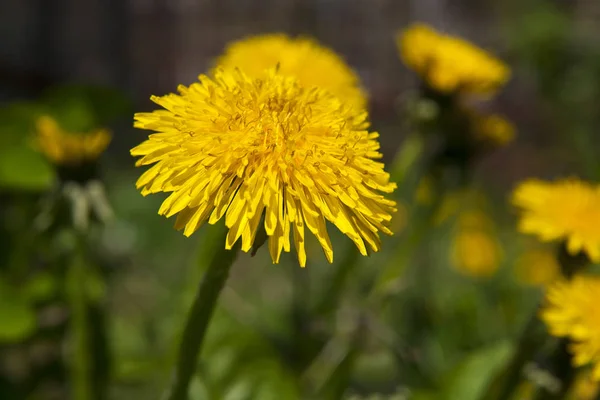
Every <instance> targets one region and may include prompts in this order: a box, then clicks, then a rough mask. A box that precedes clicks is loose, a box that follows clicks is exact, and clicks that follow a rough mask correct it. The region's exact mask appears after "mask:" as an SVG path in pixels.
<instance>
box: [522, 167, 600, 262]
mask: <svg viewBox="0 0 600 400" xmlns="http://www.w3.org/2000/svg"><path fill="white" fill-rule="evenodd" d="M512 202H513V204H514V205H516V206H517V207H519V208H520V209H521V210H522V214H521V218H520V220H519V225H518V229H519V231H521V232H522V233H527V234H534V235H536V236H538V238H539V239H540V240H542V241H552V240H564V241H565V242H566V245H567V250H568V251H569V253H570V254H571V255H575V254H577V253H579V252H585V253H586V254H587V255H588V257H589V258H590V259H591V260H592V261H593V262H599V261H600V185H592V184H590V183H586V182H583V181H580V180H577V179H568V180H560V181H557V182H544V181H540V180H535V179H532V180H528V181H525V182H523V183H521V184H520V185H519V186H518V187H517V188H516V190H515V192H514V193H513V198H512Z"/></svg>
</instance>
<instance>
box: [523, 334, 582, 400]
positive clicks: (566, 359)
mask: <svg viewBox="0 0 600 400" xmlns="http://www.w3.org/2000/svg"><path fill="white" fill-rule="evenodd" d="M568 346H569V340H568V339H563V340H561V341H560V343H559V345H558V348H557V349H556V350H555V351H554V353H553V354H552V356H551V359H550V366H549V369H550V370H551V371H552V373H553V375H554V376H555V377H556V378H557V379H558V380H560V388H559V389H558V391H551V390H549V389H548V388H545V387H540V388H539V389H538V390H537V392H536V394H535V396H534V397H533V399H534V400H560V399H564V398H565V396H566V395H567V393H568V392H569V390H570V389H571V387H572V386H573V383H575V377H576V374H575V368H573V366H572V364H571V354H570V353H569V349H568Z"/></svg>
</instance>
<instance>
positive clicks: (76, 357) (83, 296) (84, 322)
mask: <svg viewBox="0 0 600 400" xmlns="http://www.w3.org/2000/svg"><path fill="white" fill-rule="evenodd" d="M76 234H77V235H78V237H77V248H76V250H75V253H74V254H73V257H72V264H71V266H70V268H69V270H68V275H67V291H68V295H69V302H70V308H71V316H72V317H71V326H72V328H71V329H72V333H73V340H74V343H75V345H74V351H73V362H72V366H71V368H72V370H71V374H72V385H73V399H74V400H90V399H91V398H92V397H91V393H92V391H91V364H90V360H89V357H88V356H89V352H88V351H89V348H90V347H89V343H88V341H89V332H88V315H87V311H88V299H87V293H86V287H87V285H86V263H85V247H84V243H83V238H82V237H81V236H79V235H81V234H80V233H76Z"/></svg>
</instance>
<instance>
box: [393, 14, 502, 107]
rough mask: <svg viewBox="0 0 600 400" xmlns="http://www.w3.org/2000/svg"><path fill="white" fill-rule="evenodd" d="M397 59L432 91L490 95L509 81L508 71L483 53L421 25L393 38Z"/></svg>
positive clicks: (463, 41)
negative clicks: (397, 54) (395, 44)
mask: <svg viewBox="0 0 600 400" xmlns="http://www.w3.org/2000/svg"><path fill="white" fill-rule="evenodd" d="M396 43H397V46H398V50H399V52H400V56H401V58H402V60H403V61H404V63H405V64H406V65H407V66H408V67H409V68H411V69H413V70H414V71H415V72H416V73H417V74H419V75H420V77H421V78H422V79H423V80H424V81H425V82H426V83H427V84H428V85H429V86H430V87H431V88H432V89H434V90H436V91H438V92H441V93H444V94H450V93H455V92H463V93H468V94H481V95H491V94H493V93H494V92H496V90H497V89H498V88H499V87H501V86H502V85H504V84H505V83H506V81H507V80H508V79H509V77H510V69H509V68H508V66H507V65H506V64H504V63H503V62H502V61H500V60H498V59H496V58H495V57H493V56H492V55H491V54H489V53H488V52H486V51H485V50H483V49H481V48H479V47H477V46H475V45H473V44H471V43H469V42H467V41H465V40H463V39H460V38H457V37H454V36H449V35H444V34H442V33H439V32H437V31H435V30H434V29H432V28H431V27H429V26H427V25H424V24H420V23H418V24H415V25H412V26H411V27H409V28H408V29H406V30H405V31H404V32H401V33H399V34H398V35H397V37H396Z"/></svg>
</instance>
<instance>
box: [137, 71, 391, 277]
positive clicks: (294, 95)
mask: <svg viewBox="0 0 600 400" xmlns="http://www.w3.org/2000/svg"><path fill="white" fill-rule="evenodd" d="M178 91H179V94H169V95H166V96H162V97H157V96H153V97H152V100H153V101H154V102H155V103H157V104H159V105H161V106H162V107H164V108H166V110H158V111H154V112H152V113H138V114H136V115H135V120H136V122H135V127H137V128H141V129H149V130H154V131H157V132H158V133H156V134H152V135H150V137H149V139H148V140H147V141H145V142H143V143H142V144H140V145H139V146H137V147H135V148H134V149H132V150H131V154H132V155H133V156H141V157H142V158H141V159H140V160H138V161H137V164H136V165H138V166H140V165H148V164H155V165H154V166H153V167H151V168H150V169H148V170H147V171H146V172H145V173H144V174H143V175H142V176H141V177H140V178H139V179H138V181H137V187H138V188H141V189H142V194H143V195H147V194H149V193H156V192H171V193H172V194H171V195H170V196H169V197H168V198H167V199H166V200H165V201H164V202H163V204H162V206H161V207H160V210H159V214H161V215H166V216H167V217H170V216H172V215H175V214H178V216H177V221H176V223H175V227H176V228H177V229H183V230H184V235H186V236H190V235H191V234H192V233H194V232H195V231H196V230H197V229H199V228H200V226H201V225H202V224H203V223H204V222H206V221H208V222H209V223H210V224H214V223H216V222H217V221H219V220H220V219H221V218H223V217H225V225H226V226H227V227H228V228H229V232H228V235H227V239H226V244H225V246H226V248H228V249H231V248H232V247H233V245H234V243H235V242H236V241H237V240H238V239H239V238H240V237H241V238H242V246H241V248H242V250H243V251H246V252H247V251H249V250H250V249H251V248H252V245H253V242H254V239H255V236H256V233H257V230H259V229H260V225H261V221H263V220H264V223H263V224H264V229H265V232H266V234H267V236H268V241H269V245H268V247H269V251H270V253H271V256H272V259H273V262H274V263H277V262H279V258H280V255H281V252H282V250H283V251H286V252H289V251H290V237H289V235H290V230H292V231H293V237H294V242H295V245H296V250H297V253H298V259H299V262H300V265H302V266H304V265H305V264H306V251H305V233H304V227H305V225H306V227H308V229H309V230H310V231H311V232H312V233H313V234H314V235H315V236H316V237H317V239H318V241H319V243H320V245H321V246H322V248H323V250H324V252H325V255H326V257H327V260H328V261H329V262H332V260H333V248H332V245H331V242H330V240H329V235H328V234H327V228H326V222H325V221H326V220H327V221H329V222H331V223H333V224H334V225H335V226H336V227H337V228H338V229H339V230H340V231H341V232H342V233H344V234H345V235H347V236H348V237H350V239H352V240H353V241H354V243H355V244H356V246H357V247H358V249H359V251H360V252H361V254H363V255H367V247H366V245H368V246H369V247H370V248H371V250H373V251H378V250H379V249H380V238H379V235H378V232H379V231H381V232H383V233H386V234H392V232H391V231H390V229H389V228H388V226H389V223H390V220H391V214H392V213H393V212H395V211H396V208H395V206H396V203H395V202H394V201H392V200H388V199H386V198H385V197H384V196H383V195H382V194H381V192H384V193H391V192H393V191H394V189H395V188H396V184H394V183H390V182H389V174H388V173H386V172H384V170H383V167H384V165H383V163H381V162H377V161H375V160H376V159H379V158H381V153H379V151H378V150H379V143H378V141H377V140H376V139H377V137H378V136H379V135H378V134H377V133H375V132H369V131H368V130H367V129H368V126H369V123H368V122H367V113H366V111H359V110H357V109H355V108H352V107H350V106H347V105H345V104H344V103H342V102H341V101H340V100H339V99H338V98H337V97H335V96H333V95H332V94H331V93H330V92H327V91H325V90H322V89H319V88H317V87H312V88H307V87H305V86H303V85H301V84H300V83H299V82H298V80H297V79H295V78H293V77H289V76H284V75H282V74H281V73H279V72H278V71H277V70H276V69H273V70H271V71H269V72H268V73H266V74H265V76H264V77H263V78H252V77H250V76H248V75H245V74H244V73H243V72H241V71H240V70H238V69H219V70H217V71H215V72H214V77H213V78H209V77H207V76H200V82H197V83H194V84H192V85H191V86H190V87H185V86H183V85H181V86H179V88H178ZM290 226H291V227H290Z"/></svg>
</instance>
